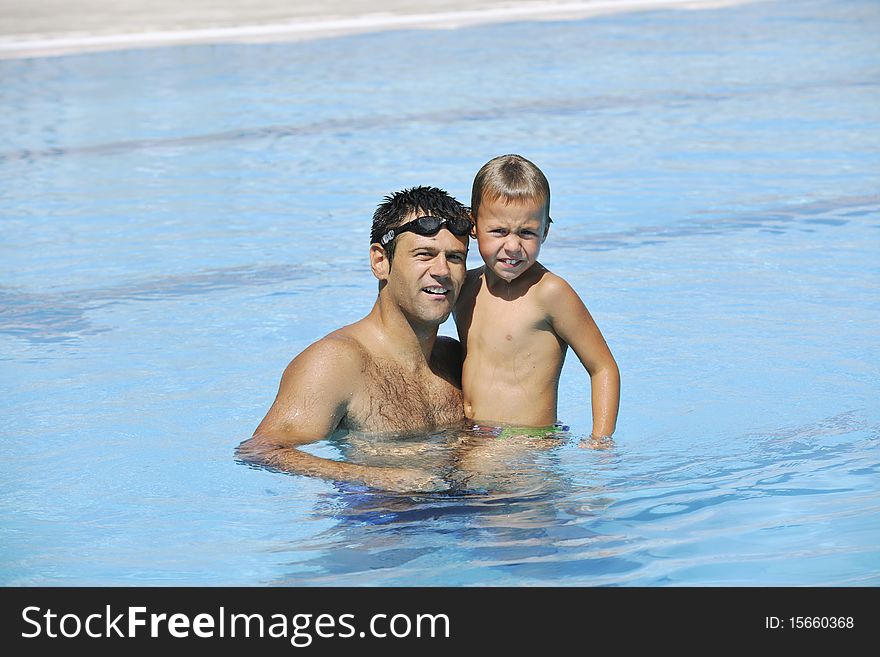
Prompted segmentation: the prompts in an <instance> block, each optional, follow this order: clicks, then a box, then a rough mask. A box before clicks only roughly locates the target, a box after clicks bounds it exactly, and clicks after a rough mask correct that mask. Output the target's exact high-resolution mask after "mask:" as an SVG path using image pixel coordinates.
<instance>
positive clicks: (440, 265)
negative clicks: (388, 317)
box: [387, 228, 468, 326]
mask: <svg viewBox="0 0 880 657" xmlns="http://www.w3.org/2000/svg"><path fill="white" fill-rule="evenodd" d="M395 239H396V240H397V244H396V246H395V250H394V262H393V263H392V265H391V271H390V273H389V274H388V279H387V280H388V287H387V292H388V293H389V294H390V295H391V297H392V298H393V299H394V300H395V301H396V302H397V305H398V306H399V307H400V309H401V310H402V311H403V313H404V314H405V315H406V316H407V317H408V318H409V319H410V320H411V321H412V320H415V321H418V322H421V323H425V324H431V325H436V326H439V325H440V324H442V323H443V322H445V321H446V319H447V318H448V317H449V313H451V312H452V309H453V307H454V306H455V302H456V300H457V299H458V293H459V292H460V291H461V286H462V284H463V283H464V278H465V274H466V273H467V249H468V237H467V235H465V236H463V237H456V236H455V235H453V234H452V233H450V232H449V231H448V230H447V229H446V228H441V229H440V231H439V232H438V233H437V234H436V235H431V236H424V235H417V234H415V233H403V234H401V235H398V236H397V237H396V238H395Z"/></svg>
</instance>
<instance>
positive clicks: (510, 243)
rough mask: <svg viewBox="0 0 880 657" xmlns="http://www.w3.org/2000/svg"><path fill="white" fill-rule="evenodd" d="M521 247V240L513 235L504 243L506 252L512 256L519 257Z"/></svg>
mask: <svg viewBox="0 0 880 657" xmlns="http://www.w3.org/2000/svg"><path fill="white" fill-rule="evenodd" d="M521 246H522V245H521V244H520V242H519V238H518V237H514V236H512V235H511V236H508V238H507V240H505V242H504V250H505V251H507V253H509V254H511V255H519V252H520V250H521Z"/></svg>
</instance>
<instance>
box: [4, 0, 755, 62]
mask: <svg viewBox="0 0 880 657" xmlns="http://www.w3.org/2000/svg"><path fill="white" fill-rule="evenodd" d="M754 1H755V0H595V1H592V2H567V3H560V4H557V3H547V2H540V3H530V4H526V5H516V6H512V7H498V8H489V9H478V10H470V11H449V12H438V13H428V14H398V15H394V14H367V15H362V16H354V17H351V18H326V19H308V20H307V19H303V20H301V21H297V22H290V23H276V24H270V25H242V26H236V27H217V28H207V29H181V30H166V31H159V32H132V33H124V34H108V35H84V36H59V37H43V38H27V37H0V58H17V57H39V56H46V55H62V54H70V53H76V52H89V51H99V50H122V49H130V48H150V47H157V46H167V45H181V44H200V43H201V44H204V43H259V42H272V41H297V40H305V39H317V38H321V37H328V36H339V35H342V34H355V33H364V32H377V31H383V30H393V29H441V28H455V27H461V26H464V25H478V24H482V23H498V22H508V21H529V20H558V19H573V18H583V17H587V16H591V15H596V14H608V13H623V12H630V11H640V10H650V9H666V8H679V9H711V8H716V7H724V6H730V5H737V4H744V3H745V2H754Z"/></svg>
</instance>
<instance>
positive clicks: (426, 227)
mask: <svg viewBox="0 0 880 657" xmlns="http://www.w3.org/2000/svg"><path fill="white" fill-rule="evenodd" d="M444 226H445V227H446V230H448V231H449V232H450V233H452V234H453V235H456V236H458V237H464V236H465V235H468V234H470V232H471V231H472V230H473V228H474V224H473V223H471V222H470V221H469V220H468V219H465V218H464V217H453V218H451V219H441V218H439V217H432V216H430V215H425V216H424V217H419V218H418V219H413V220H412V221H410V222H409V223H406V224H403V226H398V227H397V228H392V229H391V230H389V231H388V232H387V233H385V234H384V235H382V237H381V239H380V240H379V243H380V244H381V245H382V246H386V245H387V244H388V242H390V241H391V240H393V239H394V238H395V237H397V236H398V235H400V234H401V233H415V234H416V235H425V236H431V235H436V234H437V233H438V232H440V229H441V228H443V227H444Z"/></svg>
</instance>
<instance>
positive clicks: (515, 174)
mask: <svg viewBox="0 0 880 657" xmlns="http://www.w3.org/2000/svg"><path fill="white" fill-rule="evenodd" d="M483 199H486V200H489V201H497V200H498V199H503V200H504V202H505V203H522V202H524V201H538V202H541V201H543V202H544V211H545V214H546V215H547V221H548V223H549V222H551V221H553V220H552V219H550V183H548V182H547V178H546V176H544V174H543V173H542V172H541V170H540V169H539V168H538V167H537V166H535V164H534V163H533V162H530V161H529V160H527V159H526V158H524V157H523V156H522V155H515V154H510V155H499V156H498V157H493V158H492V159H491V160H489V161H488V162H486V164H484V165H483V167H482V168H481V169H480V170H479V171H477V175H476V176H475V177H474V186H473V188H472V190H471V213H472V214H473V217H474V220H475V221H476V220H477V216H478V214H479V211H480V203H482V202H483Z"/></svg>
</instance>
